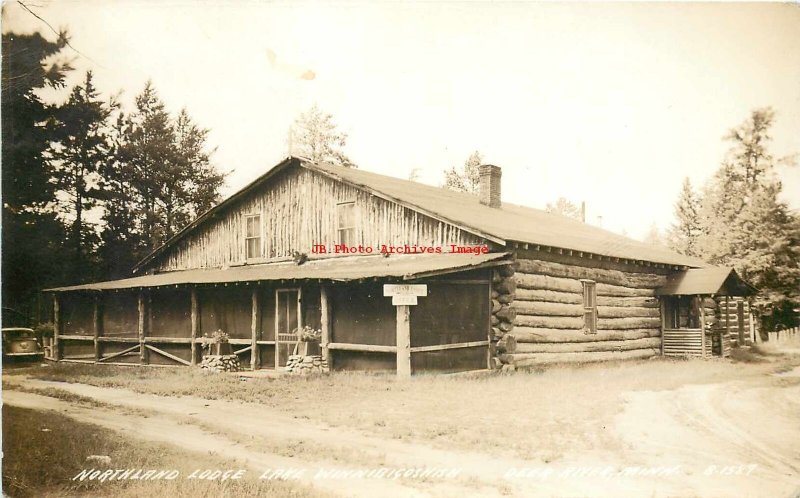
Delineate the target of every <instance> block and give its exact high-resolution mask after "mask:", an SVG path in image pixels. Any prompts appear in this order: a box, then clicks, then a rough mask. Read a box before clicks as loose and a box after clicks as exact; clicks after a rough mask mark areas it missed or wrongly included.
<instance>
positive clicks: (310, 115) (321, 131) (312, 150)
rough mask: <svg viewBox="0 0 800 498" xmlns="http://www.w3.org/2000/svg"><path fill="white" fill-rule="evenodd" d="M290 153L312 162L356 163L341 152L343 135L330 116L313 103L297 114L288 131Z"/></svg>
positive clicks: (345, 141) (340, 164) (342, 164)
mask: <svg viewBox="0 0 800 498" xmlns="http://www.w3.org/2000/svg"><path fill="white" fill-rule="evenodd" d="M289 140H290V144H289V149H290V154H296V155H299V156H302V157H305V158H308V159H310V160H311V161H312V162H315V163H331V164H335V165H337V166H344V167H346V168H357V167H358V166H357V165H356V164H355V163H354V162H353V161H351V160H350V158H349V157H347V155H346V154H345V153H344V151H343V148H344V147H345V146H346V145H347V134H346V133H343V132H341V131H339V130H338V127H337V126H336V124H335V123H334V122H333V116H332V115H331V114H326V113H324V112H322V111H321V110H320V108H319V107H318V106H317V104H314V105H313V106H311V109H309V110H308V111H306V112H304V113H302V114H300V116H299V117H298V118H297V120H295V123H294V125H293V126H292V127H291V129H290V130H289Z"/></svg>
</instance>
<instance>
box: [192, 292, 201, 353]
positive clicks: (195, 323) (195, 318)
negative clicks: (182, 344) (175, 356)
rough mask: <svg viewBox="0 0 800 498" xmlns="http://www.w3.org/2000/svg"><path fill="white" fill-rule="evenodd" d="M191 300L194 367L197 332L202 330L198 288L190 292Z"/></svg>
mask: <svg viewBox="0 0 800 498" xmlns="http://www.w3.org/2000/svg"><path fill="white" fill-rule="evenodd" d="M190 293H191V299H192V332H191V335H192V342H191V345H190V347H191V353H190V354H191V355H192V358H191V364H192V366H195V365H197V332H198V330H199V329H200V314H199V310H198V308H199V306H198V305H197V288H196V287H192V288H191V290H190Z"/></svg>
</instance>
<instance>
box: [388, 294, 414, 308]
mask: <svg viewBox="0 0 800 498" xmlns="http://www.w3.org/2000/svg"><path fill="white" fill-rule="evenodd" d="M392 304H393V305H395V306H416V305H417V296H403V295H400V296H392Z"/></svg>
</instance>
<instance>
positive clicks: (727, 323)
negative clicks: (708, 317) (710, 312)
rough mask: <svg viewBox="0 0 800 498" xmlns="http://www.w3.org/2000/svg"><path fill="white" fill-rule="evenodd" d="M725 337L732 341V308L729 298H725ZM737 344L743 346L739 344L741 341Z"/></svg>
mask: <svg viewBox="0 0 800 498" xmlns="http://www.w3.org/2000/svg"><path fill="white" fill-rule="evenodd" d="M725 335H726V336H727V337H728V340H731V308H730V305H729V303H728V296H725ZM736 342H737V344H736V345H737V346H741V344H738V342H739V341H736Z"/></svg>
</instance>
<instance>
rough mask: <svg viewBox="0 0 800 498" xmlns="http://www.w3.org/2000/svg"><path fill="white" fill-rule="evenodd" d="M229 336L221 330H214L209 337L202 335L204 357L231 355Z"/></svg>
mask: <svg viewBox="0 0 800 498" xmlns="http://www.w3.org/2000/svg"><path fill="white" fill-rule="evenodd" d="M229 340H230V336H229V335H228V334H227V333H226V332H223V331H222V329H219V330H215V331H214V332H213V333H212V334H211V335H210V336H209V335H207V334H203V337H201V342H200V343H201V344H202V345H203V351H204V352H205V354H206V355H229V354H232V353H231V343H230V342H229Z"/></svg>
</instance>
